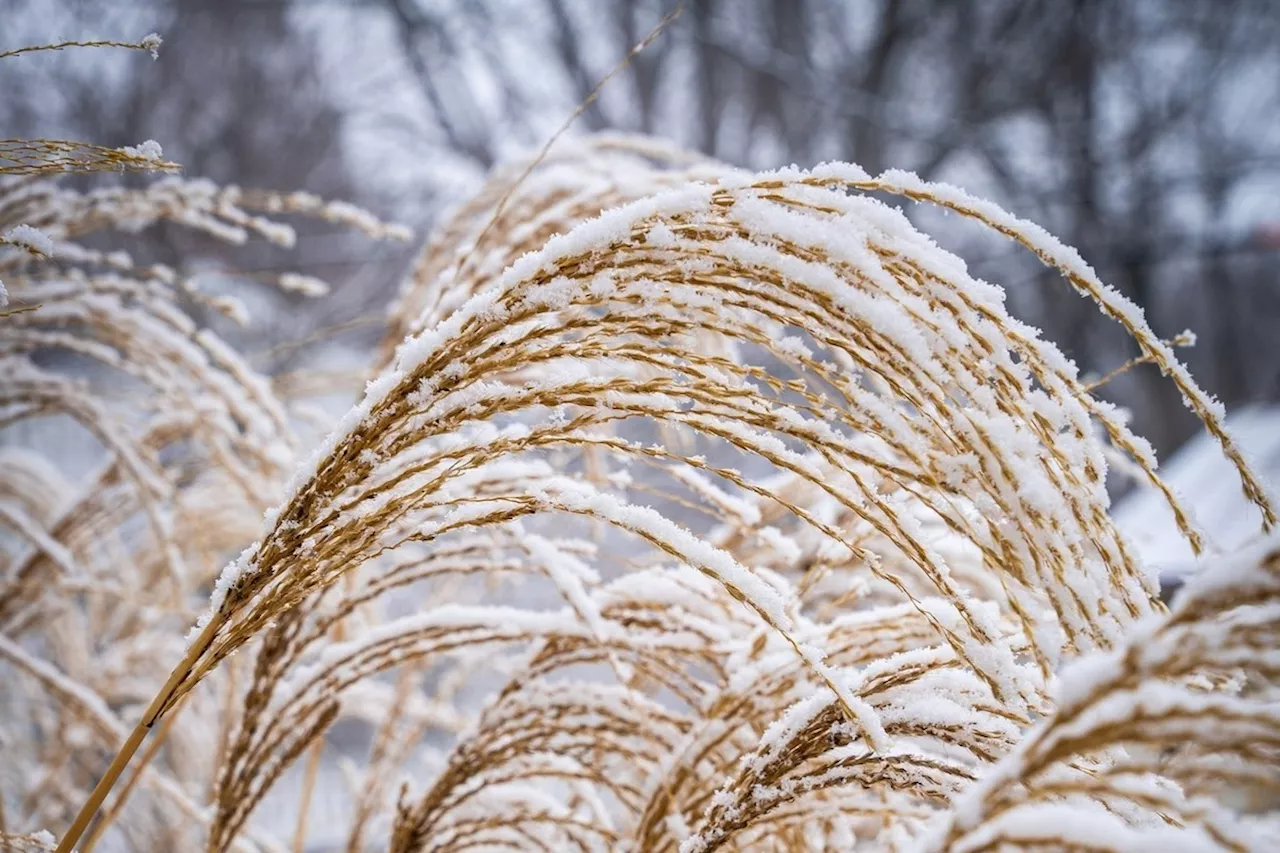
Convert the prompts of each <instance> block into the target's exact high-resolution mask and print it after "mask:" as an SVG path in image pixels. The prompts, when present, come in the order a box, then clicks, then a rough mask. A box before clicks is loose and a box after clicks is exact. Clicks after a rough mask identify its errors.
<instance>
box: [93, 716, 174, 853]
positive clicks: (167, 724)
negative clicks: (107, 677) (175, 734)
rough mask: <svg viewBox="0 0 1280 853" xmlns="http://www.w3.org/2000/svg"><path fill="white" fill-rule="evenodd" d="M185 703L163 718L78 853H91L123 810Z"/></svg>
mask: <svg viewBox="0 0 1280 853" xmlns="http://www.w3.org/2000/svg"><path fill="white" fill-rule="evenodd" d="M185 701H186V696H184V697H183V698H182V699H179V700H178V702H177V703H176V704H175V705H174V706H173V713H171V714H166V715H165V716H164V717H163V720H164V722H163V723H161V725H160V731H159V732H157V733H156V736H155V737H153V738H152V739H151V743H149V744H147V748H146V750H144V751H143V753H142V758H141V759H139V760H138V761H137V762H136V764H135V766H134V768H133V773H132V774H131V775H130V776H129V778H128V780H127V781H125V783H124V787H123V788H121V789H120V793H119V794H117V795H116V799H115V802H113V803H112V804H111V807H110V808H109V809H107V811H106V814H104V815H103V816H102V819H101V820H99V821H98V822H97V823H96V824H94V826H93V829H92V830H90V831H89V834H88V835H87V836H86V837H85V839H84V844H83V845H82V846H81V848H80V853H91V851H92V850H93V847H94V845H95V844H97V843H98V839H100V838H101V837H102V833H104V832H106V831H107V829H108V828H109V827H110V826H111V824H112V823H114V822H115V819H116V818H117V817H119V816H120V812H121V811H122V810H123V809H124V805H125V803H126V802H128V800H129V794H130V793H132V792H133V789H134V788H135V787H136V786H137V784H138V781H139V780H140V779H141V778H142V775H143V774H144V773H146V772H147V765H149V764H150V763H151V760H152V759H153V758H155V757H156V753H157V752H159V751H160V747H161V746H163V745H164V742H165V738H166V737H168V735H169V732H170V731H171V730H172V729H173V721H174V720H176V719H177V718H178V711H179V710H181V708H182V704H183V702H185Z"/></svg>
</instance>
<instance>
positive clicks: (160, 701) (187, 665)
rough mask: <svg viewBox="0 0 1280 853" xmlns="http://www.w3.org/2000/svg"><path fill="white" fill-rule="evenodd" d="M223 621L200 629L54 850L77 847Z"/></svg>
mask: <svg viewBox="0 0 1280 853" xmlns="http://www.w3.org/2000/svg"><path fill="white" fill-rule="evenodd" d="M221 624H222V622H221V620H219V619H217V618H214V619H210V620H209V624H208V625H206V626H205V627H204V630H203V631H201V632H200V636H198V637H197V638H196V641H195V642H194V643H192V644H191V648H189V649H188V650H187V654H186V656H185V657H183V659H182V661H181V662H180V663H179V664H178V665H177V666H176V667H174V670H173V672H171V673H169V678H168V680H167V681H165V683H164V686H163V687H161V688H160V692H159V693H157V694H156V697H155V698H154V699H152V700H151V704H150V705H148V706H147V710H146V712H145V713H144V714H143V715H142V719H141V720H139V721H138V725H136V726H134V729H133V731H132V732H130V733H129V737H128V738H127V739H126V740H125V742H124V743H123V744H122V745H121V747H120V750H119V751H118V752H117V753H116V757H115V758H113V759H112V760H111V766H109V767H108V768H107V772H106V773H104V774H103V775H102V778H101V779H99V780H98V784H97V785H95V786H94V788H93V792H92V793H90V794H89V799H87V800H85V803H84V805H83V806H81V807H80V811H79V813H77V814H76V819H75V820H74V821H72V822H71V826H70V827H69V828H68V829H67V831H66V834H64V835H63V836H62V840H61V841H59V842H58V847H57V850H56V851H54V853H71V851H73V850H75V846H76V842H78V841H79V840H80V836H82V835H84V831H85V830H86V829H88V828H89V823H90V821H92V820H93V816H94V815H96V814H97V813H98V809H99V808H101V807H102V803H103V801H104V800H105V799H106V798H107V794H109V793H110V792H111V788H112V787H113V786H114V785H115V783H116V781H117V780H118V779H119V778H120V774H121V773H123V772H124V769H125V767H127V766H128V765H129V761H130V760H131V759H132V758H133V754H134V753H135V752H137V751H138V746H139V745H140V744H141V743H142V741H143V740H144V739H145V738H146V736H147V733H148V732H149V731H151V727H152V726H154V725H155V724H156V721H157V720H159V719H160V717H161V715H162V714H163V711H164V709H165V706H167V705H168V704H169V700H170V699H172V698H173V694H174V693H175V692H176V691H177V689H178V685H179V684H181V683H182V682H183V680H184V679H185V678H186V677H187V676H188V675H190V673H191V670H192V669H194V668H195V665H196V661H197V660H199V659H200V656H201V655H203V654H204V652H205V650H206V649H208V648H209V645H210V644H211V643H212V642H213V637H214V635H215V634H216V633H217V631H218V628H219V626H220V625H221Z"/></svg>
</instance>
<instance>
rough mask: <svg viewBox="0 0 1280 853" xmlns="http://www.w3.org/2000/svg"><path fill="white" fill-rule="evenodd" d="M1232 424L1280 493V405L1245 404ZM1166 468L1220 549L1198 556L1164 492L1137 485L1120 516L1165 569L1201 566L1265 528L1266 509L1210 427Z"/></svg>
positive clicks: (1138, 544)
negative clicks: (1247, 492) (1249, 492)
mask: <svg viewBox="0 0 1280 853" xmlns="http://www.w3.org/2000/svg"><path fill="white" fill-rule="evenodd" d="M1227 426H1228V429H1229V430H1230V432H1231V434H1232V436H1233V437H1234V438H1235V440H1236V441H1237V442H1238V443H1239V444H1240V446H1241V448H1242V449H1243V450H1244V454H1245V457H1246V458H1247V459H1248V460H1249V462H1250V464H1251V465H1252V466H1253V468H1254V470H1255V471H1256V472H1257V473H1258V475H1259V477H1261V478H1262V482H1263V483H1264V484H1265V485H1266V487H1267V490H1268V493H1269V494H1270V495H1272V496H1273V497H1275V496H1277V494H1280V489H1278V488H1277V486H1280V406H1278V405H1266V406H1251V407H1247V408H1241V409H1239V410H1237V411H1235V412H1234V413H1232V414H1231V415H1230V416H1229V417H1228V418H1227ZM1160 474H1161V476H1162V477H1163V478H1164V479H1165V481H1166V482H1167V483H1169V484H1170V485H1171V486H1172V487H1173V489H1174V491H1175V492H1176V493H1177V494H1178V496H1179V497H1180V498H1181V499H1182V501H1183V502H1184V505H1185V506H1186V507H1187V508H1188V509H1190V511H1191V513H1192V516H1193V517H1194V519H1195V521H1196V522H1197V523H1198V524H1199V526H1200V528H1201V529H1202V530H1204V532H1205V534H1206V535H1207V538H1208V540H1209V542H1210V543H1211V547H1212V549H1213V550H1212V551H1211V552H1209V553H1207V554H1206V555H1205V556H1204V557H1203V558H1202V559H1200V560H1197V559H1196V557H1195V555H1194V554H1192V552H1191V547H1190V546H1189V545H1188V544H1187V541H1186V540H1185V539H1184V538H1183V537H1182V536H1181V535H1179V533H1178V529H1177V526H1176V525H1175V523H1174V520H1173V513H1171V512H1170V511H1169V507H1168V506H1167V505H1166V504H1165V502H1164V499H1163V498H1162V497H1161V496H1160V495H1159V494H1158V493H1157V492H1156V491H1155V490H1154V489H1151V488H1146V487H1141V488H1138V489H1136V490H1135V491H1133V492H1131V493H1130V494H1129V495H1127V496H1125V498H1124V499H1122V500H1121V501H1119V502H1118V503H1117V504H1116V507H1115V510H1114V517H1115V519H1116V523H1117V524H1119V526H1120V529H1121V530H1122V531H1124V533H1125V534H1127V535H1128V536H1129V538H1130V539H1131V540H1132V541H1133V544H1134V547H1135V548H1136V549H1137V551H1138V554H1139V555H1140V556H1141V557H1142V558H1143V560H1144V561H1145V562H1146V563H1147V564H1148V565H1150V566H1152V567H1154V568H1155V569H1157V570H1158V571H1159V572H1160V573H1161V576H1162V577H1165V578H1177V577H1181V576H1185V575H1187V574H1190V573H1192V572H1195V571H1196V570H1197V569H1198V568H1199V567H1200V566H1201V565H1203V564H1204V562H1205V560H1212V559H1213V556H1214V554H1215V553H1221V552H1231V551H1234V550H1236V549H1238V548H1240V547H1241V546H1242V545H1244V544H1245V543H1247V542H1248V541H1249V540H1250V539H1252V538H1253V537H1254V536H1257V535H1258V533H1259V531H1260V530H1261V525H1262V516H1261V514H1260V513H1259V511H1258V509H1257V508H1256V507H1254V506H1253V505H1251V504H1250V503H1249V502H1248V501H1247V500H1246V499H1245V497H1244V494H1243V493H1242V492H1241V490H1240V478H1239V477H1237V476H1236V473H1235V471H1234V470H1233V469H1232V467H1231V463H1230V462H1229V461H1227V459H1226V457H1225V456H1223V454H1222V449H1221V448H1220V447H1219V446H1218V443H1217V442H1216V441H1214V439H1213V438H1212V437H1211V436H1210V435H1209V434H1208V433H1204V432H1202V433H1200V434H1199V435H1197V436H1196V437H1195V438H1193V439H1191V440H1190V441H1188V442H1187V443H1186V444H1184V445H1183V446H1182V447H1181V448H1179V449H1178V451H1177V452H1176V453H1174V454H1173V455H1172V456H1171V457H1170V458H1169V459H1167V460H1165V461H1164V463H1163V464H1162V465H1161V466H1160Z"/></svg>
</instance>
